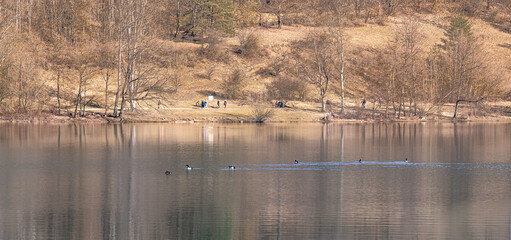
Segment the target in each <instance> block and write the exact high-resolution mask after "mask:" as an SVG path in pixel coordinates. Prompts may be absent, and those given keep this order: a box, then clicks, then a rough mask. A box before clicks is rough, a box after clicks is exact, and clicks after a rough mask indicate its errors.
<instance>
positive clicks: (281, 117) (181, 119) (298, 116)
mask: <svg viewBox="0 0 511 240" xmlns="http://www.w3.org/2000/svg"><path fill="white" fill-rule="evenodd" d="M366 110H367V109H366ZM272 111H273V116H272V117H270V118H268V119H266V120H264V121H255V120H254V119H253V118H252V117H251V116H250V113H248V112H247V109H246V108H243V109H242V108H238V109H230V110H229V111H224V110H223V109H213V110H209V109H194V108H191V109H181V110H171V111H161V110H158V109H151V110H138V111H137V112H135V113H126V114H125V117H124V118H123V119H122V120H121V119H120V118H115V117H112V116H105V115H104V112H103V113H98V112H94V111H91V112H89V110H87V112H86V115H85V116H84V117H78V118H73V117H70V116H69V115H66V114H61V115H58V114H55V113H53V112H51V111H40V112H31V113H24V114H8V115H5V114H4V115H0V123H31V124H36V123H55V124H111V123H112V124H115V123H173V124H196V123H225V124H229V123H268V124H272V123H273V124H275V123H430V122H474V123H477V122H492V123H496V122H499V123H508V122H509V123H511V116H509V115H507V114H506V115H504V114H499V115H498V114H492V115H490V116H466V115H462V116H460V117H459V118H456V119H453V118H452V117H448V116H439V115H433V114H430V115H424V117H420V116H412V117H402V118H397V117H390V118H383V117H381V116H375V117H374V118H372V117H371V116H368V115H367V114H366V115H362V117H355V116H353V114H351V115H349V114H346V115H348V118H339V117H334V118H328V117H327V113H322V112H315V111H310V110H307V109H274V108H272ZM363 111H364V110H363ZM506 113H507V112H506Z"/></svg>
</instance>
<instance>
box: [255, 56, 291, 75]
mask: <svg viewBox="0 0 511 240" xmlns="http://www.w3.org/2000/svg"><path fill="white" fill-rule="evenodd" d="M287 66H288V60H287V58H286V57H278V58H276V59H274V60H273V61H271V62H270V63H268V65H267V66H266V67H264V68H261V69H260V70H259V71H257V74H259V75H261V76H263V77H269V76H274V77H276V76H278V75H279V74H281V73H282V72H284V71H285V70H286V67H287Z"/></svg>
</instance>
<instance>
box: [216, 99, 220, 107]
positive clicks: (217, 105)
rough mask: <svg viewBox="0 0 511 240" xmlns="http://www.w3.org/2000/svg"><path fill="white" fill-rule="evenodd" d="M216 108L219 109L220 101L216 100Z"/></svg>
mask: <svg viewBox="0 0 511 240" xmlns="http://www.w3.org/2000/svg"><path fill="white" fill-rule="evenodd" d="M216 107H217V108H220V100H217V101H216Z"/></svg>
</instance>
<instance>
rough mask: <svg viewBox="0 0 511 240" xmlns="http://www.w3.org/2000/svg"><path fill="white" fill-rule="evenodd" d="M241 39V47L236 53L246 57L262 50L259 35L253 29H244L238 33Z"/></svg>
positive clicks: (255, 54)
mask: <svg viewBox="0 0 511 240" xmlns="http://www.w3.org/2000/svg"><path fill="white" fill-rule="evenodd" d="M238 39H239V41H240V46H239V48H238V49H237V50H236V51H235V52H236V53H238V54H240V55H242V56H244V57H255V56H257V55H258V54H259V53H260V51H261V43H260V40H259V36H257V35H256V34H255V33H254V32H252V31H243V32H240V33H239V34H238Z"/></svg>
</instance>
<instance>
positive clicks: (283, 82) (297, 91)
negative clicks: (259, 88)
mask: <svg viewBox="0 0 511 240" xmlns="http://www.w3.org/2000/svg"><path fill="white" fill-rule="evenodd" d="M266 89H267V91H268V95H269V97H270V98H272V99H282V100H304V99H306V97H307V92H308V90H307V84H306V83H305V82H303V81H299V80H297V79H291V78H288V77H278V78H277V79H275V80H274V81H273V82H271V83H270V84H268V85H266Z"/></svg>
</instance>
